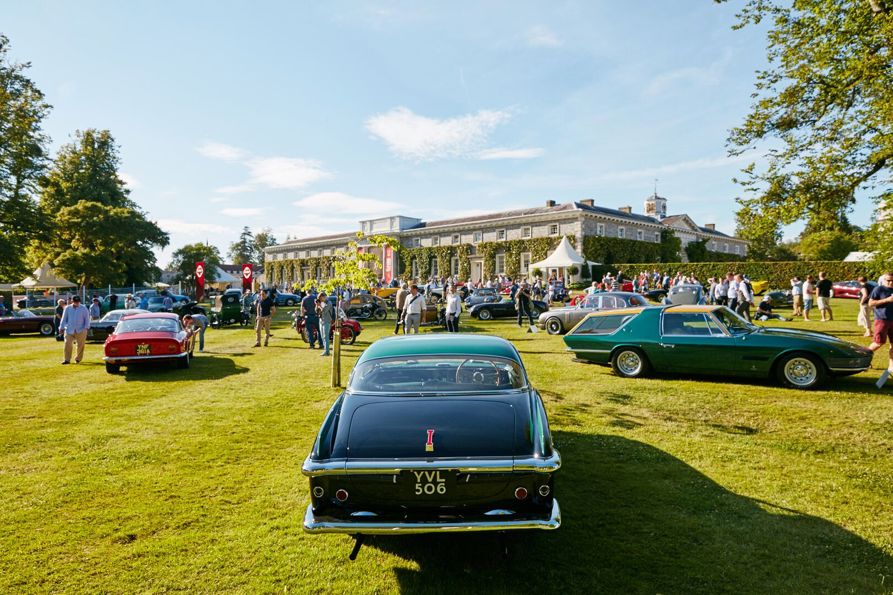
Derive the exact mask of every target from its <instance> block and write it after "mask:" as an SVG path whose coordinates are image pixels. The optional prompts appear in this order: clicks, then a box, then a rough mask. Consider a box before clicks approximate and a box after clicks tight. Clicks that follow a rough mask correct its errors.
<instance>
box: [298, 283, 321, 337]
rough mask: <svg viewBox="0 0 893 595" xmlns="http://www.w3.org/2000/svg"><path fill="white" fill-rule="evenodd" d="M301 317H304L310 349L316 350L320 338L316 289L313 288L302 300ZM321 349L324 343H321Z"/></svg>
mask: <svg viewBox="0 0 893 595" xmlns="http://www.w3.org/2000/svg"><path fill="white" fill-rule="evenodd" d="M301 316H303V317H304V332H305V333H307V342H308V343H310V349H316V340H317V339H318V338H319V316H317V314H316V289H313V288H311V289H310V291H309V292H307V295H305V296H304V299H302V300H301ZM320 347H322V342H321V341H320Z"/></svg>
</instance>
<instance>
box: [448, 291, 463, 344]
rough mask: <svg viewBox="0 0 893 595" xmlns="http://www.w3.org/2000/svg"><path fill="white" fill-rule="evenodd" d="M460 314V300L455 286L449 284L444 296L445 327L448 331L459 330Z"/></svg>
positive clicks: (455, 331)
mask: <svg viewBox="0 0 893 595" xmlns="http://www.w3.org/2000/svg"><path fill="white" fill-rule="evenodd" d="M461 314H462V300H461V299H460V298H459V294H458V293H457V292H456V288H455V287H453V286H452V285H450V286H449V287H448V288H447V296H446V312H445V313H444V316H446V328H447V332H449V333H458V332H459V316H460V315H461Z"/></svg>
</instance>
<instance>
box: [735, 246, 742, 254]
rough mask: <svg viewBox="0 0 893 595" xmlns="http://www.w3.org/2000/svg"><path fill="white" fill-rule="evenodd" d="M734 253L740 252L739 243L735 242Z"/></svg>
mask: <svg viewBox="0 0 893 595" xmlns="http://www.w3.org/2000/svg"><path fill="white" fill-rule="evenodd" d="M735 254H741V245H740V244H735Z"/></svg>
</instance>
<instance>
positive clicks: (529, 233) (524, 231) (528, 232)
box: [521, 225, 533, 240]
mask: <svg viewBox="0 0 893 595" xmlns="http://www.w3.org/2000/svg"><path fill="white" fill-rule="evenodd" d="M532 237H533V228H532V227H530V226H529V225H525V226H524V227H522V228H521V239H523V240H528V239H530V238H532Z"/></svg>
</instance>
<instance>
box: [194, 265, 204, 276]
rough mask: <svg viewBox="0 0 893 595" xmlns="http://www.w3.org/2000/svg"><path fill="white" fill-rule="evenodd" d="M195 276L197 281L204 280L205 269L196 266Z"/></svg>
mask: <svg viewBox="0 0 893 595" xmlns="http://www.w3.org/2000/svg"><path fill="white" fill-rule="evenodd" d="M195 276H196V278H197V279H204V278H205V267H203V266H202V265H201V264H199V265H197V266H196V267H195Z"/></svg>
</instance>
